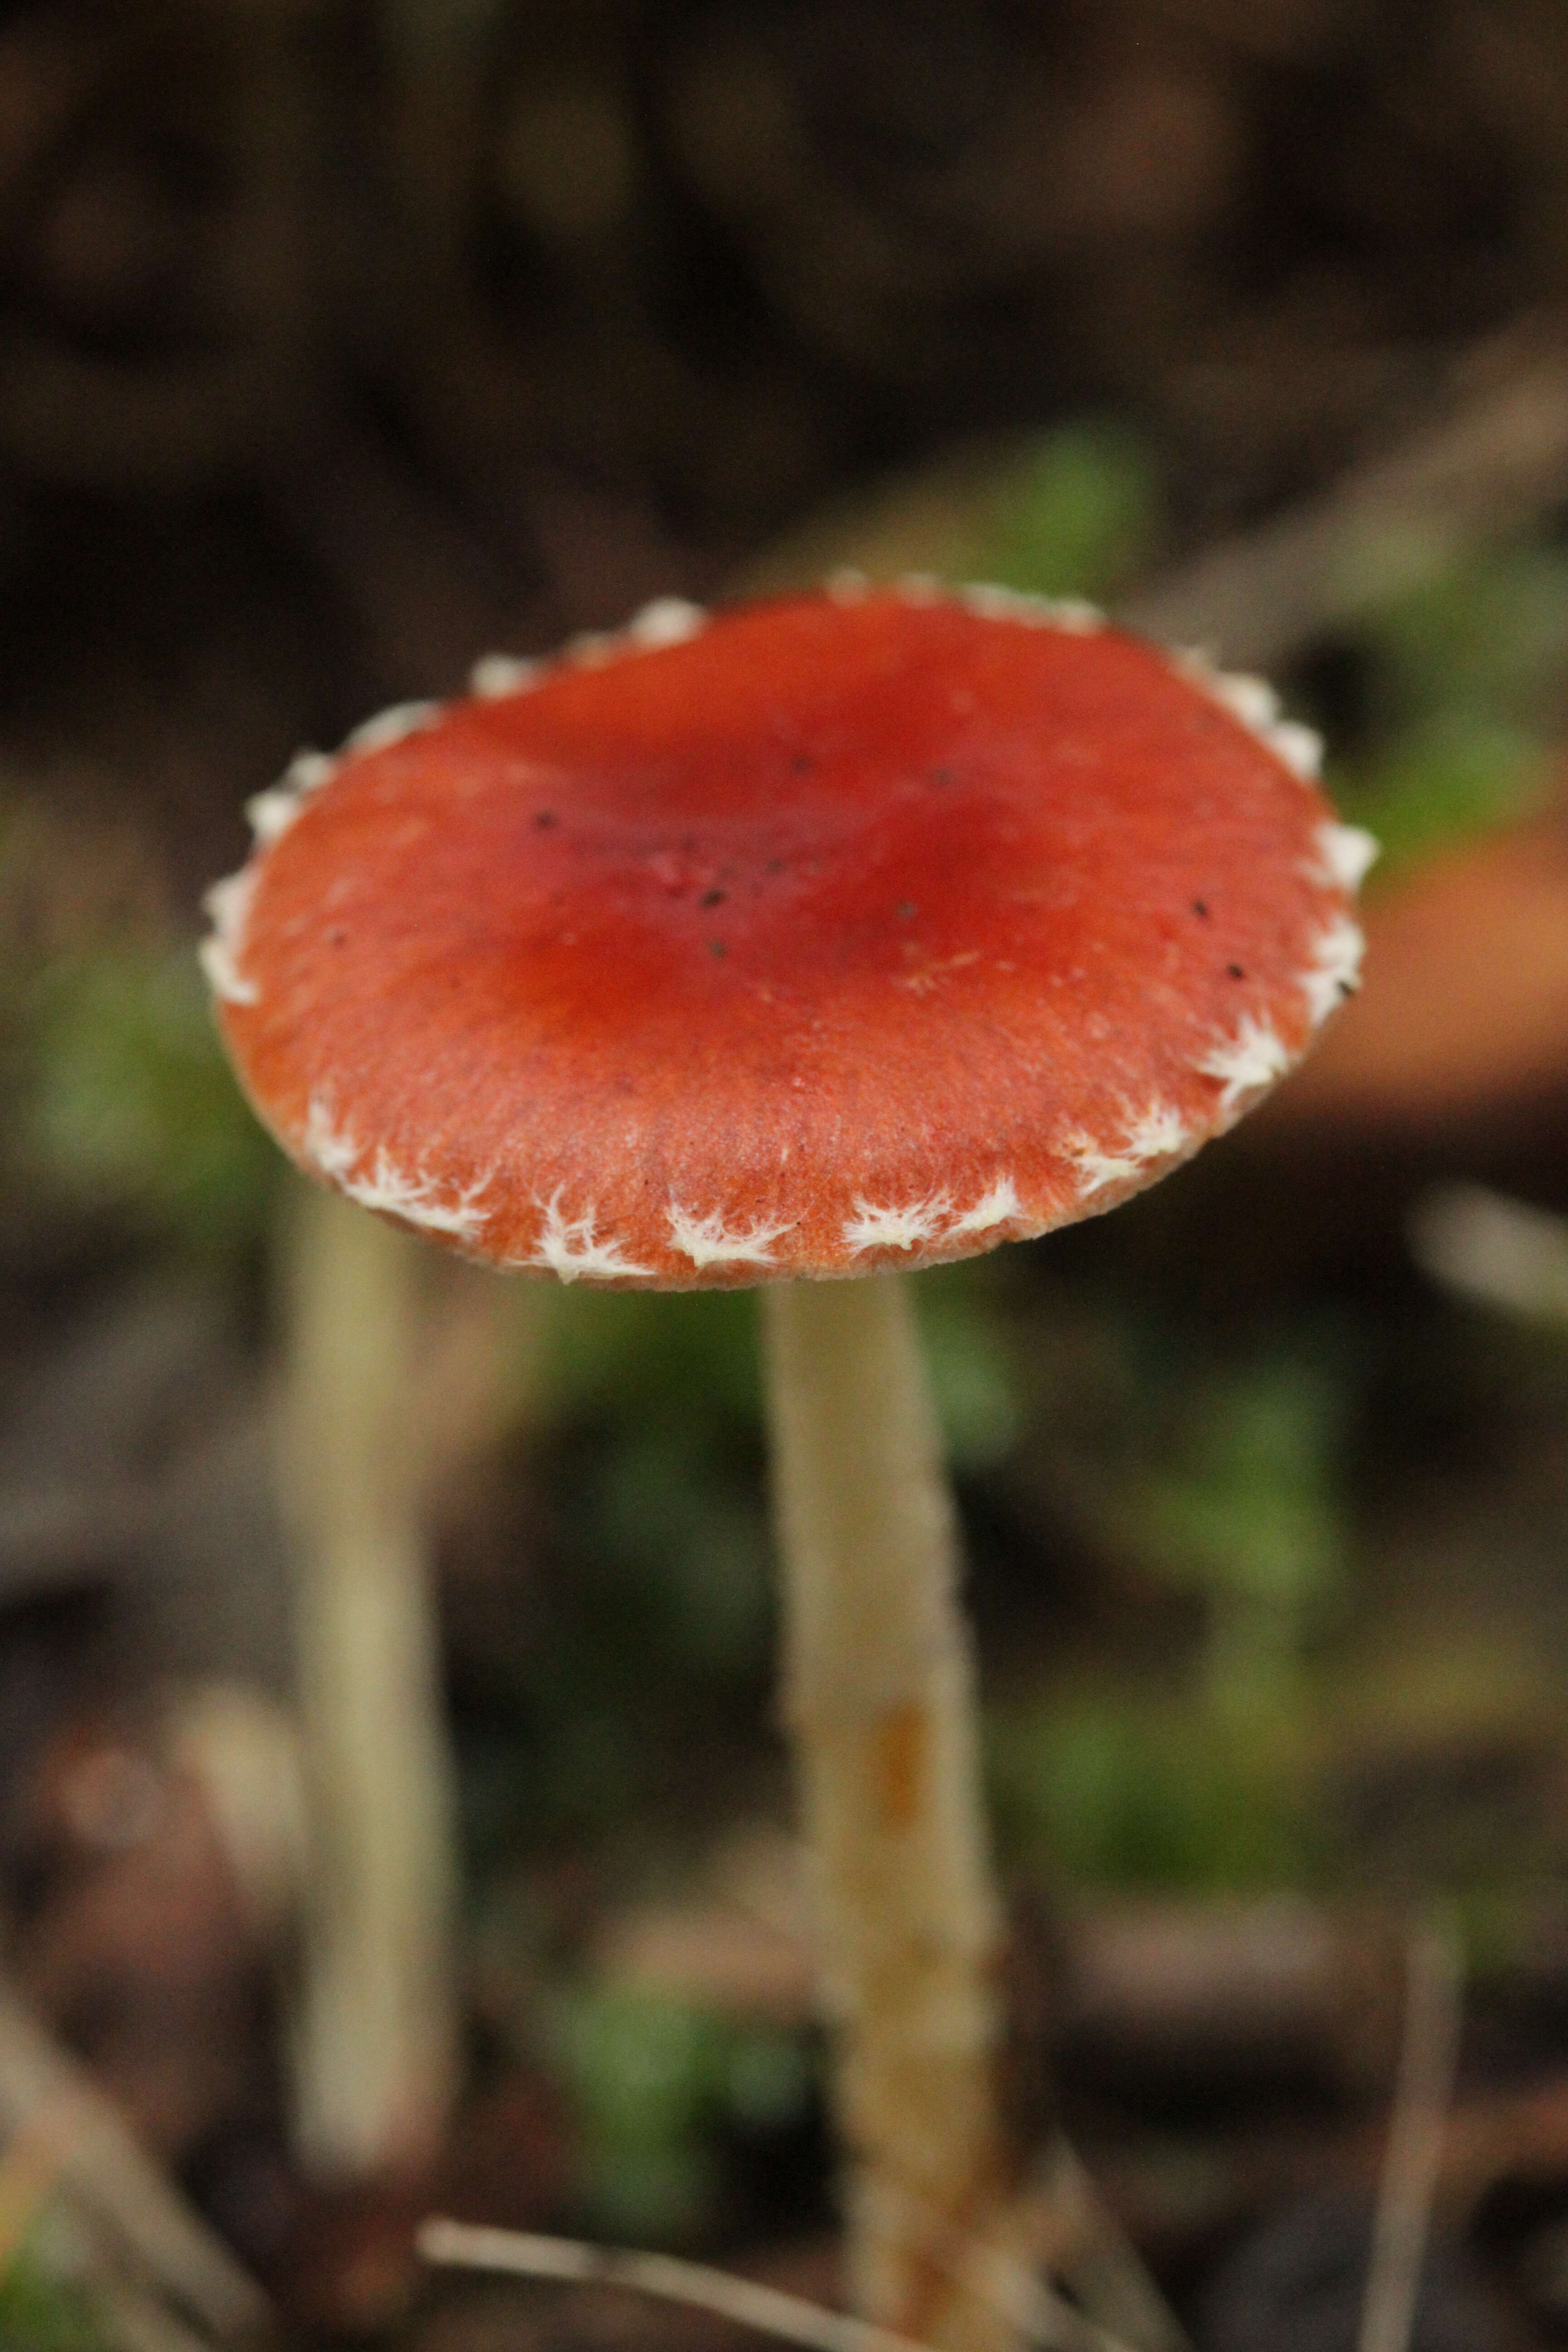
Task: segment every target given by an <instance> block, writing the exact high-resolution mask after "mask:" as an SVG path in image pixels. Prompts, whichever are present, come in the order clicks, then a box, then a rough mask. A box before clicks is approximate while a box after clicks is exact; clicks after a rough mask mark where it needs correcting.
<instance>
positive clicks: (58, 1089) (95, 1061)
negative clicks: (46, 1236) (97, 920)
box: [9, 944, 279, 1250]
mask: <svg viewBox="0 0 1568 2352" xmlns="http://www.w3.org/2000/svg"><path fill="white" fill-rule="evenodd" d="M14 1002H15V1003H17V1004H19V1006H20V1011H21V1018H20V1021H19V1023H18V1030H19V1035H18V1037H17V1039H16V1043H15V1044H14V1045H13V1060H14V1069H15V1075H14V1081H13V1084H14V1091H15V1104H14V1109H13V1115H12V1121H11V1131H10V1144H9V1157H10V1158H11V1160H12V1162H13V1167H14V1170H15V1171H16V1173H17V1174H18V1175H19V1176H20V1178H21V1181H23V1182H24V1183H26V1184H28V1185H30V1186H31V1187H32V1188H34V1189H47V1191H48V1192H51V1193H53V1194H54V1195H56V1196H57V1197H58V1198H60V1199H62V1200H63V1201H65V1202H68V1203H70V1204H71V1206H72V1207H74V1208H75V1209H77V1210H83V1209H91V1210H94V1211H96V1212H98V1213H110V1214H114V1215H118V1216H121V1217H123V1218H124V1219H125V1220H126V1221H127V1222H128V1223H130V1224H131V1225H132V1226H133V1227H135V1228H137V1229H139V1230H141V1231H142V1233H144V1234H148V1235H150V1236H152V1237H154V1238H156V1239H158V1240H161V1241H175V1242H177V1243H178V1244H181V1245H182V1246H185V1247H190V1248H193V1249H196V1250H225V1249H228V1248H232V1247H234V1246H236V1245H240V1244H248V1243H251V1242H254V1241H255V1240H256V1239H257V1238H258V1235H259V1234H260V1232H261V1229H262V1224H263V1222H264V1216H265V1211H266V1206H267V1203H268V1200H269V1198H270V1195H271V1190H272V1187H273V1184H274V1182H275V1181H276V1179H277V1176H278V1172H279V1153H278V1150H277V1148H276V1146H275V1145H274V1144H273V1143H272V1142H271V1141H270V1139H268V1136H267V1135H266V1134H265V1133H264V1132H263V1130H262V1129H261V1128H260V1126H259V1125H258V1122H257V1120H256V1118H255V1117H254V1115H253V1114H252V1112H251V1111H250V1109H249V1108H248V1106H247V1104H246V1102H245V1100H244V1098H243V1097H242V1096H241V1094H240V1092H239V1089H238V1087H237V1085H236V1083H235V1080H234V1077H233V1075H232V1073H231V1072H230V1070H229V1066H228V1064H227V1062H226V1059H225V1056H224V1054H223V1050H222V1047H221V1045H219V1042H218V1037H217V1033H216V1028H215V1025H214V1023H213V1017H212V1007H211V1002H210V999H209V997H208V993H207V989H206V986H205V982H204V981H203V979H202V976H201V973H200V971H198V969H197V967H196V963H195V957H194V955H193V954H192V953H191V951H190V950H189V949H187V948H184V947H169V948H154V947H149V946H147V945H144V944H136V945H134V946H130V947H125V948H121V949H120V950H115V949H113V948H110V947H106V948H104V949H102V950H100V951H98V952H94V953H79V954H75V955H71V956H68V957H61V958H58V959H55V960H53V961H49V962H47V963H45V964H43V965H42V966H41V967H39V968H38V969H37V970H35V971H33V972H31V973H30V974H28V975H27V976H26V978H25V980H24V981H23V982H22V984H21V987H20V990H19V992H18V996H17V998H16V1000H14Z"/></svg>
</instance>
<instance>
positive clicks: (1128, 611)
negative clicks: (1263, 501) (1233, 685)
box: [1118, 327, 1568, 669]
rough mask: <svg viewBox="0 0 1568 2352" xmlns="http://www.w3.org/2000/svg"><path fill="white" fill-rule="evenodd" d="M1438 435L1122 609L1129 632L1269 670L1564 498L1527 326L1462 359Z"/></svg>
mask: <svg viewBox="0 0 1568 2352" xmlns="http://www.w3.org/2000/svg"><path fill="white" fill-rule="evenodd" d="M1451 402H1452V405H1451V408H1450V412H1449V414H1448V415H1447V416H1446V417H1444V418H1443V419H1442V421H1441V422H1440V423H1437V424H1434V425H1429V426H1428V427H1427V428H1426V430H1425V431H1424V432H1420V433H1416V434H1415V435H1413V436H1411V438H1410V439H1408V440H1407V441H1406V442H1405V444H1404V445H1403V446H1401V447H1399V448H1397V449H1395V450H1394V451H1393V452H1392V453H1390V454H1389V455H1387V456H1384V457H1378V458H1375V459H1373V460H1371V461H1369V462H1368V463H1366V464H1365V465H1363V466H1358V467H1354V468H1352V471H1351V472H1350V473H1348V474H1347V475H1345V476H1344V477H1343V478H1342V479H1341V480H1340V481H1338V482H1336V483H1334V484H1333V485H1332V487H1331V488H1329V489H1327V490H1325V491H1324V492H1322V493H1321V496H1319V497H1316V498H1312V499H1304V500H1302V501H1301V502H1300V503H1299V504H1298V505H1295V506H1292V507H1290V508H1289V509H1287V511H1286V512H1285V513H1283V514H1282V515H1279V517H1277V518H1276V519H1274V520H1270V521H1268V522H1265V523H1262V524H1260V525H1259V526H1258V528H1257V529H1256V530H1251V531H1244V532H1240V533H1237V536H1235V537H1234V538H1232V539H1228V540H1226V541H1223V542H1222V543H1221V544H1220V545H1219V546H1218V547H1216V548H1214V549H1212V550H1211V551H1208V552H1206V553H1205V554H1203V555H1200V556H1199V557H1197V558H1196V560H1195V561H1194V562H1192V563H1190V564H1188V565H1187V566H1186V567H1185V568H1184V570H1181V571H1178V572H1171V573H1169V574H1167V575H1166V577H1165V578H1163V579H1162V580H1156V581H1154V582H1153V583H1152V584H1151V585H1150V586H1149V587H1147V588H1145V589H1143V590H1142V592H1141V593H1139V594H1137V595H1135V596H1133V597H1131V598H1130V599H1129V600H1128V601H1127V603H1126V604H1124V605H1122V607H1121V611H1120V613H1119V614H1118V617H1119V618H1120V619H1121V620H1124V621H1125V622H1126V623H1127V625H1128V626H1129V627H1131V628H1134V629H1137V630H1140V631H1142V633H1143V634H1145V635H1148V636H1151V637H1154V638H1156V639H1160V640H1164V641H1184V642H1188V643H1196V644H1202V645H1205V646H1216V647H1217V648H1219V650H1220V651H1221V652H1222V653H1223V655H1224V657H1225V659H1226V662H1227V663H1230V664H1232V665H1237V664H1242V665H1256V666H1257V667H1259V668H1265V669H1267V668H1272V667H1276V666H1278V665H1279V663H1280V662H1281V661H1282V660H1284V659H1286V658H1288V657H1289V655H1291V654H1292V653H1294V652H1296V651H1297V650H1298V649H1299V648H1300V646H1302V645H1303V644H1304V643H1305V642H1306V641H1307V640H1308V639H1309V638H1310V636H1312V635H1314V634H1315V633H1316V632H1317V631H1319V630H1321V629H1322V628H1325V627H1328V626H1332V625H1335V624H1339V623H1342V622H1345V621H1348V620H1351V619H1353V618H1354V617H1355V616H1356V615H1357V614H1360V613H1362V612H1363V611H1365V610H1366V608H1367V606H1368V605H1369V604H1372V603H1373V602H1374V601H1376V600H1379V599H1381V598H1384V597H1386V596H1387V595H1388V594H1389V593H1391V591H1393V590H1394V589H1396V588H1398V587H1401V586H1404V585H1405V584H1407V583H1409V582H1410V581H1411V580H1412V579H1422V578H1425V577H1426V576H1427V575H1428V574H1429V573H1430V572H1431V571H1432V570H1433V569H1434V568H1435V567H1436V566H1437V565H1438V564H1439V563H1441V562H1444V561H1445V560H1447V558H1449V557H1450V556H1451V555H1452V554H1453V553H1454V551H1456V550H1457V549H1458V548H1460V547H1463V546H1465V545H1468V544H1471V543H1473V542H1475V541H1480V540H1495V539H1498V538H1500V537H1502V536H1503V535H1505V534H1506V533H1507V532H1508V531H1510V530H1515V529H1517V528H1519V527H1521V525H1523V524H1525V523H1528V522H1530V521H1531V520H1533V519H1534V518H1535V517H1536V516H1538V515H1540V514H1541V513H1542V511H1543V510H1545V509H1548V508H1550V507H1552V506H1554V505H1556V504H1557V503H1559V502H1560V501H1561V499H1563V496H1564V495H1565V494H1568V350H1564V348H1563V345H1562V342H1561V341H1560V339H1559V338H1557V337H1556V336H1554V335H1553V334H1552V333H1550V332H1548V331H1545V330H1543V329H1542V328H1540V327H1537V328H1533V329H1531V330H1516V331H1513V332H1511V333H1510V334H1508V335H1504V336H1500V337H1498V338H1496V339H1495V340H1494V341H1489V342H1487V343H1485V344H1483V345H1481V346H1480V347H1479V348H1478V349H1475V350H1472V351H1471V352H1469V353H1468V355H1467V356H1466V358H1465V359H1464V361H1463V362H1461V363H1460V364H1459V365H1458V367H1457V368H1456V369H1455V372H1454V376H1453V379H1452V392H1451Z"/></svg>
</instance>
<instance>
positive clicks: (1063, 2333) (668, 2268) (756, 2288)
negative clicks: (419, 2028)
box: [416, 2216, 1128, 2352]
mask: <svg viewBox="0 0 1568 2352" xmlns="http://www.w3.org/2000/svg"><path fill="white" fill-rule="evenodd" d="M416 2245H417V2247H418V2251H419V2254H420V2257H421V2259H422V2260H423V2261H425V2262H427V2263H435V2264H438V2265H440V2266H442V2267H445V2268H450V2269H458V2270H477V2271H497V2272H502V2273H506V2274H507V2275H508V2276H510V2277H513V2278H538V2279H557V2280H561V2281H563V2282H566V2283H568V2284H573V2285H577V2286H613V2287H621V2288H624V2289H626V2290H627V2291H629V2292H630V2293H632V2294H647V2295H653V2296H656V2297H657V2298H658V2300H659V2301H660V2302H664V2303H681V2304H686V2305H690V2306H692V2307H693V2308H695V2309H697V2310H700V2311H711V2312H713V2313H714V2314H715V2315H717V2316H718V2317H719V2318H721V2319H729V2320H733V2321H734V2323H735V2324H736V2326H740V2327H751V2328H754V2329H756V2331H757V2332H758V2333H759V2334H760V2335H763V2336H775V2337H777V2338H779V2339H780V2340H781V2341H782V2342H784V2343H785V2344H799V2345H803V2346H805V2347H806V2352H930V2347H928V2346H925V2345H921V2344H917V2343H916V2342H915V2341H914V2339H913V2338H912V2337H910V2336H900V2335H898V2334H897V2333H896V2332H895V2331H894V2330H893V2329H892V2328H889V2327H879V2326H876V2325H875V2324H874V2323H873V2322H872V2321H870V2320H867V2319H855V2318H852V2317H851V2316H850V2315H848V2314H847V2313H846V2312H841V2311H829V2310H828V2309H827V2308H826V2305H823V2304H819V2303H810V2302H808V2301H807V2300H806V2299H805V2296H804V2295H798V2294H785V2293H784V2290H783V2289H782V2288H779V2287H772V2286H763V2285H761V2284H758V2282H757V2281H756V2280H754V2279H743V2278H737V2277H736V2276H735V2274H734V2273H733V2272H731V2271H719V2270H712V2269H710V2268H709V2266H708V2265H707V2264H706V2263H689V2262H684V2261H682V2260H680V2259H679V2257H678V2256H676V2255H673V2254H648V2253H642V2252H637V2250H635V2249H634V2248H630V2247H625V2246H594V2245H589V2244H587V2243H585V2242H584V2241H583V2240H581V2239H577V2238H549V2237H541V2236H539V2235H538V2234H537V2233H535V2232H533V2231H523V2230H488V2229H480V2228H477V2227H475V2226H473V2225H472V2224H470V2223H468V2222H467V2221H447V2220H445V2219H443V2218H441V2217H439V2216H436V2217H433V2218H432V2219H431V2220H429V2221H426V2222H424V2223H423V2224H422V2225H421V2227H420V2230H419V2233H418V2237H417V2239H416ZM983 2251H984V2250H983ZM977 2269H978V2272H979V2275H978V2276H977V2277H976V2285H977V2287H978V2288H979V2289H980V2291H982V2292H984V2293H986V2294H996V2295H998V2297H999V2298H1001V2297H1005V2303H1006V2307H1007V2311H1008V2316H1009V2317H1011V2318H1012V2319H1013V2320H1014V2321H1015V2324H1016V2325H1017V2326H1019V2327H1020V2328H1021V2329H1022V2330H1023V2332H1024V2333H1025V2334H1026V2335H1027V2336H1030V2337H1032V2338H1033V2340H1034V2341H1035V2342H1037V2343H1038V2344H1042V2345H1047V2346H1051V2347H1057V2352H1128V2347H1126V2346H1125V2345H1122V2344H1121V2343H1120V2342H1119V2341H1118V2339H1117V2338H1116V2337H1115V2336H1108V2335H1107V2334H1106V2332H1105V2330H1104V2329H1103V2328H1100V2327H1096V2326H1094V2325H1093V2323H1092V2322H1091V2321H1089V2320H1087V2319H1084V2318H1083V2317H1082V2316H1081V2315H1080V2314H1079V2313H1078V2312H1076V2311H1074V2310H1073V2309H1072V2307H1071V2305H1068V2304H1065V2303H1063V2302H1062V2301H1061V2299H1060V2297H1059V2296H1058V2295H1054V2294H1052V2293H1051V2291H1050V2289H1049V2288H1048V2287H1046V2286H1043V2285H1041V2284H1039V2282H1038V2281H1037V2280H1033V2279H1030V2278H1029V2277H1028V2274H1027V2273H1026V2272H1025V2271H1024V2270H1023V2267H1022V2265H1021V2264H1017V2263H1011V2264H1008V2265H1007V2274H1006V2275H1002V2274H1000V2273H995V2272H994V2271H993V2270H992V2268H991V2266H990V2265H989V2264H988V2263H980V2264H978V2265H977ZM1015 2274H1016V2275H1015ZM1020 2282H1022V2284H1023V2286H1025V2287H1026V2288H1028V2289H1029V2290H1032V2292H1030V2293H1027V2294H1025V2293H1023V2292H1021V2290H1020Z"/></svg>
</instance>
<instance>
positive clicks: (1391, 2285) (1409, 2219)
mask: <svg viewBox="0 0 1568 2352" xmlns="http://www.w3.org/2000/svg"><path fill="white" fill-rule="evenodd" d="M1463 1981H1464V1961H1463V1955H1462V1953H1461V1950H1460V1947H1459V1939H1458V1932H1457V1930H1456V1928H1455V1927H1454V1924H1453V1922H1452V1920H1451V1919H1449V1918H1447V1916H1441V1917H1435V1918H1433V1919H1430V1920H1428V1921H1427V1922H1426V1924H1425V1925H1424V1926H1422V1927H1418V1928H1417V1929H1416V1931H1415V1934H1414V1935H1413V1936H1412V1937H1411V1939H1410V1958H1409V1977H1408V1982H1409V1991H1408V1994H1407V1997H1406V2003H1405V2040H1404V2045H1403V2047H1402V2049H1401V2051H1400V2055H1399V2073H1398V2075H1397V2078H1396V2080H1395V2084H1394V2112H1393V2115H1392V2116H1391V2118H1390V2121H1389V2129H1388V2148H1387V2153H1386V2154H1385V2156H1384V2164H1383V2179H1382V2183H1381V2186H1380V2188H1379V2190H1378V2200H1377V2213H1376V2218H1375V2220H1374V2222H1373V2242H1372V2262H1371V2265H1370V2268H1369V2270H1368V2273H1367V2283H1366V2300H1365V2302H1364V2304H1363V2306H1362V2318H1361V2332H1360V2336H1359V2337H1358V2339H1357V2352H1406V2347H1407V2346H1408V2345H1409V2342H1410V2336H1411V2329H1412V2327H1413V2326H1414V2323H1415V2305H1416V2300H1417V2296H1418V2294H1419V2291H1420V2284H1421V2264H1422V2260H1423V2257H1424V2255H1425V2253H1426V2233H1427V2228H1428V2224H1429V2222H1430V2220H1431V2212H1432V2200H1433V2196H1434V2194H1435V2192H1436V2185H1437V2174H1438V2169H1439V2167H1440V2165H1441V2163H1442V2158H1443V2138H1444V2131H1445V2126H1446V2125H1447V2116H1448V2107H1449V2103H1450V2101H1451V2099H1452V2096H1453V2089H1454V2067H1455V2062H1456V2060H1457V2057H1458V2046H1459V2018H1460V1996H1461V1990H1462V1987H1463Z"/></svg>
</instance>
